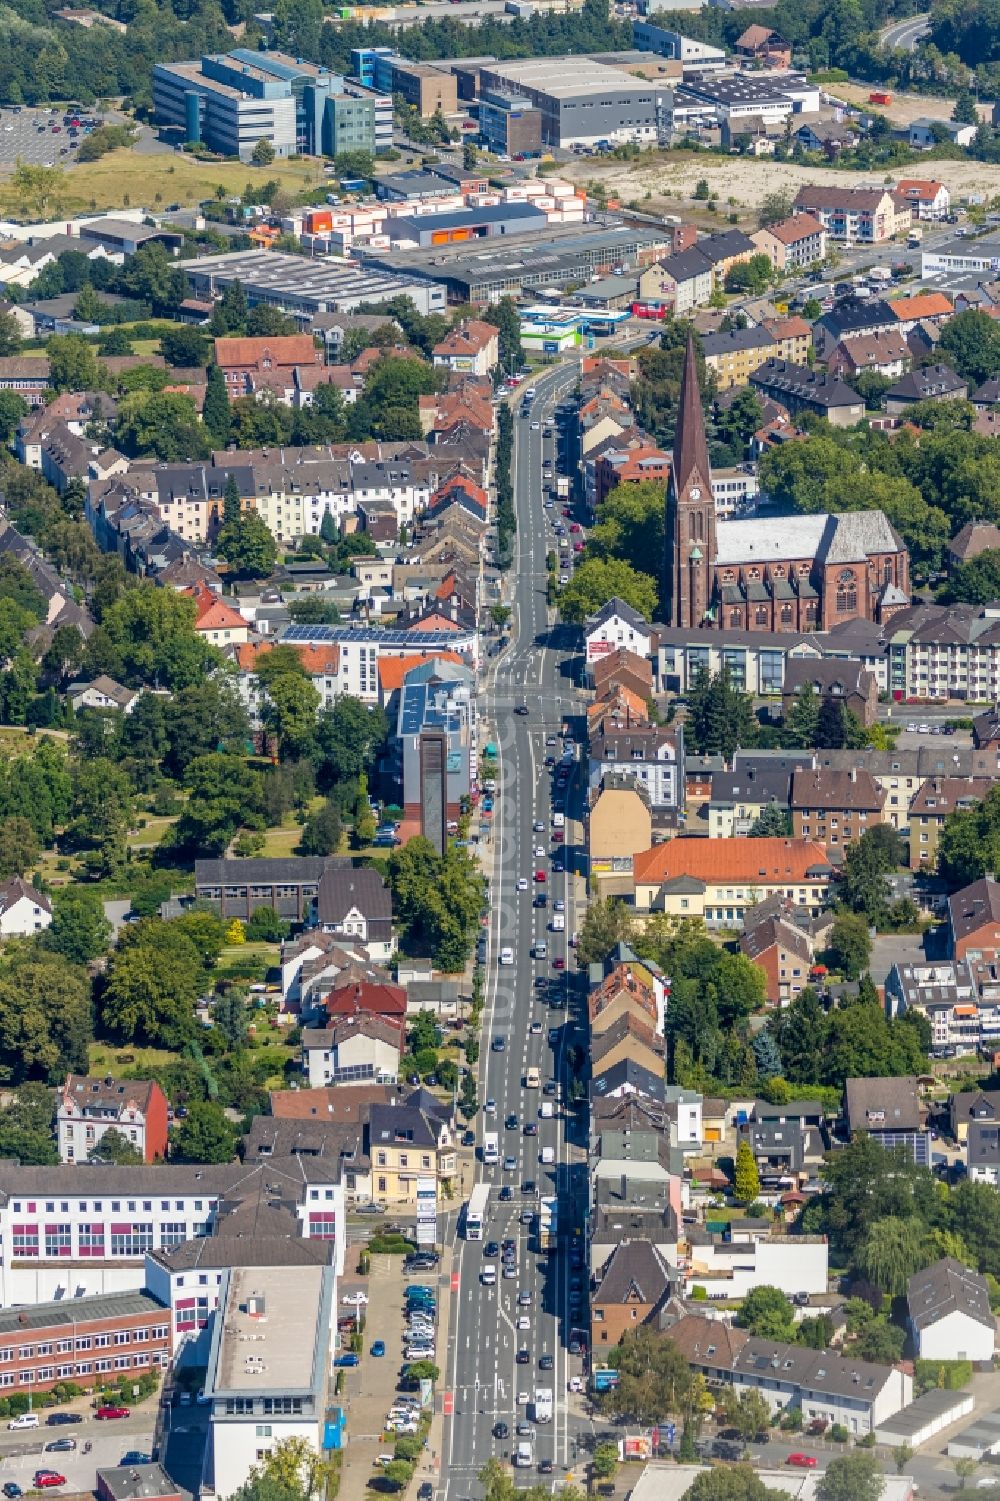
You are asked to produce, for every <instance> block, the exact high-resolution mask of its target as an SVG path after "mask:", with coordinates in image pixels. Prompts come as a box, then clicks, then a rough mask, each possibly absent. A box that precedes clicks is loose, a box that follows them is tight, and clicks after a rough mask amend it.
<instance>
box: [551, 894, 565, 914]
mask: <svg viewBox="0 0 1000 1501" xmlns="http://www.w3.org/2000/svg"><path fill="white" fill-rule="evenodd" d="M552 910H553V912H565V911H566V903H565V902H564V901H563V899H562V897H561V896H559V897H556V899H555V901H554V902H553V903H552Z"/></svg>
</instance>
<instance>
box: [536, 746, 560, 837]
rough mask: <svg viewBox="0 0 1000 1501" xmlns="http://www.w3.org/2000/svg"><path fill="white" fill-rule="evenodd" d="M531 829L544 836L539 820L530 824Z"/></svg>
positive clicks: (543, 829) (543, 828)
mask: <svg viewBox="0 0 1000 1501" xmlns="http://www.w3.org/2000/svg"><path fill="white" fill-rule="evenodd" d="M552 744H553V745H555V741H554V740H553V742H552ZM532 828H533V829H534V831H535V833H536V834H544V833H545V825H544V824H543V823H542V820H541V819H540V818H536V819H535V822H534V823H533V824H532Z"/></svg>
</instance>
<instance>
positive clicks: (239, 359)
mask: <svg viewBox="0 0 1000 1501" xmlns="http://www.w3.org/2000/svg"><path fill="white" fill-rule="evenodd" d="M322 359H323V354H322V351H321V350H320V349H319V347H318V346H317V345H316V343H315V341H314V340H313V337H312V335H311V334H274V335H272V336H271V337H269V338H264V339H246V338H220V339H216V341H215V363H216V364H217V365H218V367H219V369H220V370H221V371H222V373H223V375H224V376H225V378H226V389H227V390H228V392H229V398H230V400H232V399H233V398H234V397H236V396H247V395H252V394H253V386H252V380H253V378H254V377H256V376H260V375H261V374H270V373H271V372H276V371H280V370H293V369H295V367H296V366H299V365H319V364H321V363H322Z"/></svg>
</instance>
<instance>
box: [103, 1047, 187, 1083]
mask: <svg viewBox="0 0 1000 1501" xmlns="http://www.w3.org/2000/svg"><path fill="white" fill-rule="evenodd" d="M126 1054H128V1056H129V1057H130V1058H132V1059H133V1060H134V1062H133V1063H126V1064H123V1063H121V1062H119V1060H120V1059H121V1058H124V1056H125V1055H126ZM176 1057H177V1054H176V1053H171V1052H168V1051H167V1049H166V1048H134V1047H121V1048H113V1047H109V1045H108V1044H107V1043H106V1042H94V1043H91V1045H90V1072H91V1074H94V1075H100V1076H103V1075H104V1074H117V1073H118V1072H119V1070H120V1069H122V1068H133V1067H137V1068H138V1067H142V1068H156V1067H157V1065H159V1064H165V1063H173V1062H174V1060H175V1059H176Z"/></svg>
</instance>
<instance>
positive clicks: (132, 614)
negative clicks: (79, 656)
mask: <svg viewBox="0 0 1000 1501" xmlns="http://www.w3.org/2000/svg"><path fill="white" fill-rule="evenodd" d="M195 614H196V606H195V602H194V600H193V599H191V598H189V597H188V596H187V595H184V594H178V593H176V592H175V591H174V590H173V589H161V588H159V587H158V585H156V584H152V583H146V582H143V583H140V584H137V585H136V586H135V587H134V588H131V589H127V590H126V591H125V592H124V593H123V594H122V595H121V596H120V597H119V598H118V599H117V600H115V602H114V604H112V605H111V606H110V607H109V608H108V609H107V610H105V612H104V616H103V619H102V621H101V624H100V626H99V627H98V629H97V630H96V631H94V632H93V634H92V635H91V637H90V639H89V641H88V643H87V656H90V655H91V653H92V651H93V649H94V646H95V638H97V645H98V646H100V647H102V648H103V649H106V650H107V651H108V652H109V653H110V659H111V661H110V665H113V666H114V667H115V668H116V669H117V670H116V671H115V673H113V676H116V677H118V678H120V679H123V680H124V681H125V682H126V683H128V684H129V685H131V686H135V687H139V686H141V685H142V684H148V685H149V686H152V687H163V688H168V689H171V690H176V689H178V688H185V687H187V686H189V685H190V684H193V683H197V682H199V681H200V680H201V679H202V678H203V677H204V675H205V673H206V672H207V670H208V668H209V666H211V665H214V664H215V663H216V662H217V661H218V660H219V658H218V653H217V652H216V651H215V650H214V649H213V648H212V647H211V646H209V645H208V643H207V642H205V641H202V639H201V637H200V636H199V635H198V633H197V631H196V630H195V629H194V621H195ZM84 667H85V670H87V667H88V664H87V661H86V659H85V662H84ZM97 670H98V671H102V670H103V671H106V670H107V666H104V667H98V669H97Z"/></svg>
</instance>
